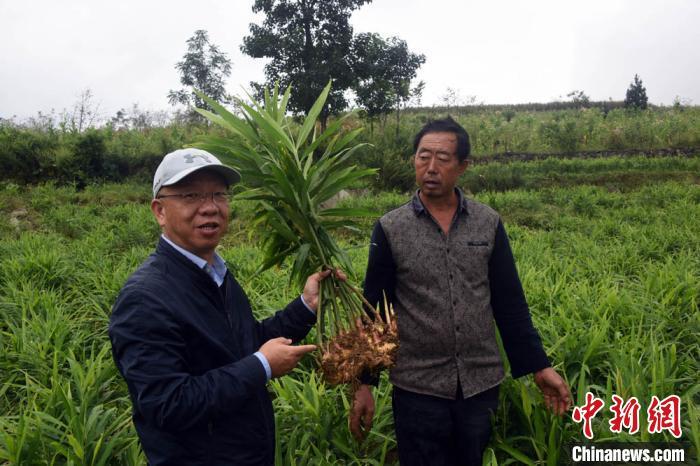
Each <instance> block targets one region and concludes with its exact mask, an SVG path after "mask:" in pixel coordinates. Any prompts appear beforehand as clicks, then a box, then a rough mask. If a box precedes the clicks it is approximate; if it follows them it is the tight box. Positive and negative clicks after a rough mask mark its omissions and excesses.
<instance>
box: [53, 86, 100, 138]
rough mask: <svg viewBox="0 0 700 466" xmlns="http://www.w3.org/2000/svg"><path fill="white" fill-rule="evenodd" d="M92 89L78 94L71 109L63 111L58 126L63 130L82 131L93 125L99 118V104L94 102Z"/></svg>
mask: <svg viewBox="0 0 700 466" xmlns="http://www.w3.org/2000/svg"><path fill="white" fill-rule="evenodd" d="M93 98H94V95H93V94H92V90H90V89H89V88H88V89H85V90H84V91H82V92H81V93H80V95H79V96H78V101H77V102H75V104H73V110H71V111H66V110H64V111H63V115H62V116H61V123H60V126H61V127H62V129H63V131H70V132H72V133H82V132H83V131H85V130H86V129H88V128H92V127H94V126H95V124H96V123H97V121H98V120H99V119H100V113H99V109H100V104H99V103H95V102H94V100H93Z"/></svg>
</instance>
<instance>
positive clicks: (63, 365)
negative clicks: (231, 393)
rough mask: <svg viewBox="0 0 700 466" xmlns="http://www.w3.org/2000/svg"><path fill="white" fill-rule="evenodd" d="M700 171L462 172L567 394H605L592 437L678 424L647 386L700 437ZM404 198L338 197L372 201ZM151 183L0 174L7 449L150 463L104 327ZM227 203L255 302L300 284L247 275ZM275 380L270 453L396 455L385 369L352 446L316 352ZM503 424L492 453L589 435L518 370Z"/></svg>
mask: <svg viewBox="0 0 700 466" xmlns="http://www.w3.org/2000/svg"><path fill="white" fill-rule="evenodd" d="M698 173H700V163H699V162H698V159H696V158H689V159H686V158H665V159H663V160H661V159H647V158H642V157H640V158H632V159H624V160H622V159H605V160H583V161H565V160H543V161H536V162H528V163H522V164H520V165H518V164H506V165H503V164H489V165H487V166H479V167H475V168H474V171H473V172H472V173H471V174H468V175H467V177H465V179H464V183H465V185H466V186H467V187H469V188H470V189H471V190H472V191H473V192H475V193H476V194H475V197H476V198H477V199H478V200H481V201H482V202H485V203H487V204H489V205H491V206H492V207H494V208H495V209H497V210H498V211H499V212H500V213H501V214H502V216H503V218H504V221H505V224H506V228H507V230H508V233H509V236H510V238H511V243H512V246H513V249H514V253H515V255H516V259H517V263H518V268H519V271H520V275H521V279H522V281H523V285H524V288H525V291H526V295H527V296H528V300H529V303H530V306H531V310H532V315H533V319H534V321H535V324H536V326H537V328H538V329H539V331H540V334H541V336H542V339H543V342H544V345H545V348H546V350H547V352H548V354H549V355H550V357H551V359H552V361H553V362H554V363H555V365H556V367H557V369H558V370H559V371H560V372H561V373H563V374H565V376H566V378H567V380H568V382H569V384H570V385H571V387H572V389H573V392H574V399H575V404H576V405H577V406H581V405H582V404H583V402H584V397H585V394H586V392H588V391H590V392H593V393H594V394H595V395H596V396H597V397H599V398H602V399H603V400H604V401H605V403H606V408H605V409H604V410H603V411H601V412H600V413H599V414H598V416H597V417H596V418H595V419H594V421H593V433H594V435H595V440H596V441H598V440H620V441H624V440H634V441H671V440H673V437H672V436H671V435H670V434H669V433H667V432H665V433H661V434H649V433H648V432H647V428H646V427H647V420H646V416H645V415H644V414H645V408H646V407H647V405H648V403H649V400H650V399H651V397H652V396H653V395H656V396H658V397H659V398H664V397H666V396H668V395H678V396H680V397H681V400H682V406H681V425H682V430H683V434H682V437H681V439H680V440H681V441H684V442H689V444H690V445H691V448H692V449H694V451H695V452H697V449H698V448H700V410H699V408H698V406H699V405H700V384H699V383H698V373H700V370H699V367H698V361H699V360H700V312H699V309H698V306H699V303H700V183H699V181H700V180H698V175H697V174H698ZM407 198H408V197H407V195H405V194H396V193H388V192H385V193H379V194H367V195H365V196H359V197H354V198H351V199H348V200H346V201H344V202H345V205H347V206H361V207H370V208H372V209H374V210H376V211H377V213H378V214H380V213H382V212H384V211H386V210H388V209H390V208H393V207H395V206H398V205H400V204H401V203H403V202H405V200H407ZM149 200H150V196H149V187H148V186H147V185H146V184H106V185H99V186H92V185H90V186H88V187H87V188H86V189H85V190H82V191H76V190H75V188H72V187H55V186H52V185H40V186H37V187H33V188H21V187H18V186H17V185H14V184H2V185H0V214H1V215H0V464H22V465H44V464H56V465H69V464H75V465H77V464H81V465H82V464H85V465H105V464H109V465H137V464H145V458H144V457H143V454H142V453H141V451H140V448H139V445H138V440H137V438H136V435H135V432H134V429H133V426H132V424H131V419H130V414H131V413H130V411H131V407H130V402H129V400H128V396H127V392H126V387H125V385H124V383H123V382H122V381H121V379H120V378H119V376H118V373H117V371H116V368H115V367H114V364H113V362H112V358H111V354H110V349H109V342H108V340H107V334H106V328H107V321H108V317H109V313H110V308H111V305H112V303H113V301H114V299H115V297H116V294H117V292H118V291H119V289H120V287H121V285H122V284H123V283H124V281H125V280H126V278H127V276H128V275H129V274H130V273H131V272H132V271H133V270H134V269H135V268H136V267H137V266H138V264H139V263H140V262H141V261H142V260H143V259H144V258H145V257H146V256H147V255H148V254H149V253H150V251H151V250H152V248H153V246H154V244H155V242H156V239H157V236H158V233H159V231H158V228H157V225H156V223H155V221H154V220H153V219H152V218H151V213H150V210H149V209H148V202H149ZM232 207H233V215H232V218H233V222H232V225H231V228H230V233H229V235H228V236H227V237H226V238H225V241H224V242H223V244H222V247H221V248H220V249H221V253H222V255H223V257H224V258H225V259H226V260H227V262H228V264H229V266H230V268H231V270H232V272H233V273H235V274H236V276H237V277H238V279H239V281H240V282H241V283H242V284H243V286H244V288H245V289H246V292H247V293H248V296H249V297H250V299H251V301H252V303H253V308H254V309H255V310H256V312H257V313H258V315H259V316H260V317H263V316H265V315H268V314H270V313H271V312H273V311H274V310H276V309H278V308H280V307H281V306H283V305H284V304H285V303H286V302H288V301H289V300H291V299H293V298H294V297H296V296H297V293H298V290H296V289H293V288H292V287H289V286H281V285H284V284H286V283H287V281H288V275H289V269H288V268H286V267H281V268H276V269H271V270H268V271H266V272H264V273H262V274H260V275H257V276H256V275H255V274H254V272H255V269H256V268H257V266H258V265H259V263H260V257H261V256H260V253H259V251H258V250H257V248H256V244H257V242H256V231H254V230H251V229H249V228H247V227H246V226H247V224H248V223H249V222H250V221H251V220H252V218H251V215H252V209H251V208H250V206H249V205H248V204H247V203H245V202H243V201H236V200H235V199H234V201H233V204H232ZM362 225H363V228H362V231H361V232H360V233H355V232H348V233H343V234H342V236H341V238H340V241H341V243H342V244H343V246H344V247H345V248H347V250H348V252H349V254H350V257H351V259H352V262H353V265H354V269H355V270H354V271H355V273H356V275H357V277H356V279H357V280H358V281H359V280H361V278H362V275H363V272H364V267H365V264H366V259H367V257H366V256H367V243H368V239H369V233H370V231H371V225H372V222H371V221H366V222H365V223H363V224H362ZM399 318H400V316H399ZM309 339H310V340H311V341H314V340H313V339H314V335H313V334H312V335H310V336H309ZM270 390H271V392H272V393H273V396H274V404H275V410H276V417H277V433H278V436H277V464H279V465H336V464H337V465H347V464H355V465H381V464H395V463H396V456H395V452H394V447H395V441H394V436H393V426H392V417H391V403H390V393H391V390H390V385H389V384H388V383H387V381H386V380H385V379H383V380H382V383H381V384H380V386H379V388H378V389H377V392H376V398H377V401H378V406H377V414H376V417H375V423H374V429H373V431H372V433H371V435H370V437H369V438H368V440H367V441H366V442H365V443H364V444H362V445H357V444H356V443H355V442H354V441H353V440H352V438H351V436H350V434H349V431H348V428H347V422H346V413H347V409H348V403H349V398H348V394H347V393H346V392H345V391H344V390H343V389H340V388H334V389H331V388H328V387H326V386H324V384H323V383H322V382H321V381H320V378H319V376H318V374H317V372H316V370H315V362H314V360H313V359H312V358H307V359H305V360H303V361H302V364H301V366H300V367H299V368H298V369H297V370H295V372H294V373H293V374H292V375H290V376H287V377H284V378H281V379H276V380H274V381H272V382H271V383H270ZM614 394H616V395H619V396H621V397H623V398H625V399H627V398H629V397H632V396H635V397H637V398H638V399H639V400H640V403H641V404H642V407H643V408H642V415H641V416H640V423H641V426H640V432H638V433H636V434H634V435H630V434H624V433H623V434H612V433H611V432H610V430H609V427H608V420H609V419H610V417H611V413H610V411H609V410H608V407H609V406H610V405H611V404H612V396H613V395H614ZM495 423H496V424H495V434H494V437H493V439H492V442H491V445H490V446H489V448H488V450H487V455H486V458H485V462H486V464H510V463H513V464H550V465H554V464H560V463H561V462H562V461H563V451H564V445H565V444H566V443H568V442H572V441H582V440H584V437H583V434H582V430H581V425H580V424H577V423H575V422H574V421H573V420H572V419H571V417H570V416H566V417H564V418H556V417H554V416H551V415H550V414H548V413H547V412H546V411H545V410H544V409H543V407H542V405H541V399H540V397H539V394H538V391H537V389H536V387H535V385H534V383H533V382H532V380H531V379H530V378H528V377H525V378H522V379H518V380H512V379H511V378H508V379H507V380H506V381H505V383H504V384H503V386H502V390H501V398H500V403H499V408H498V413H497V416H496V420H495ZM689 464H690V463H689Z"/></svg>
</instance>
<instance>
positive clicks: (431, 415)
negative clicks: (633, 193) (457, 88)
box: [350, 118, 571, 466]
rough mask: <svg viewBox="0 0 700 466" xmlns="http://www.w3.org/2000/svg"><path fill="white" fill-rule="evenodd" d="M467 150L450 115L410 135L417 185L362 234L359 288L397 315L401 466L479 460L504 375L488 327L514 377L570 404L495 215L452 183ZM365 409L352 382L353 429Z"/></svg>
mask: <svg viewBox="0 0 700 466" xmlns="http://www.w3.org/2000/svg"><path fill="white" fill-rule="evenodd" d="M469 149H470V148H469V135H468V134H467V132H466V131H465V130H464V128H462V127H461V126H460V125H459V124H457V123H456V122H455V121H454V120H452V119H451V118H446V119H443V120H435V121H430V122H428V123H427V124H426V125H425V126H424V127H423V128H422V129H421V130H420V131H419V132H418V134H417V135H416V137H415V139H414V150H415V155H414V158H413V164H414V168H415V173H416V182H417V184H418V187H419V189H418V191H417V192H416V193H415V195H414V196H413V198H412V199H411V201H410V202H408V203H406V204H404V205H403V206H401V207H399V208H397V209H395V210H393V211H391V212H389V213H387V214H386V215H384V216H383V217H382V218H381V219H380V220H379V222H377V224H376V225H375V227H374V231H373V233H372V240H371V243H370V252H369V261H368V264H367V274H366V276H365V289H364V293H365V297H366V298H367V299H368V300H369V302H370V303H372V304H374V303H380V304H381V303H383V302H384V299H387V300H388V301H389V302H390V303H391V304H393V306H394V310H395V312H396V317H397V322H398V330H399V350H398V356H397V360H396V365H395V366H394V367H393V368H392V370H391V372H390V374H389V380H391V382H392V384H393V385H394V392H393V400H392V401H393V404H392V406H393V413H394V425H395V429H396V440H397V444H398V453H399V460H400V462H401V465H402V466H463V465H478V466H481V463H482V456H483V452H484V449H485V448H486V445H487V444H488V441H489V437H490V434H491V415H492V414H493V413H494V411H495V409H496V406H497V403H498V386H499V384H500V383H501V382H502V381H503V379H504V377H505V372H504V368H503V363H502V361H501V357H500V352H499V348H498V343H497V340H496V327H498V330H499V332H500V335H501V338H502V340H503V346H504V347H505V350H506V353H507V355H508V360H509V361H510V367H511V374H512V375H513V377H520V376H522V375H525V374H530V373H533V374H534V379H535V382H536V383H537V385H538V387H539V388H540V389H541V390H542V392H543V394H544V399H545V404H546V405H547V407H548V408H550V409H552V410H553V411H554V412H555V413H557V414H559V415H561V414H563V413H564V412H565V411H566V410H567V409H568V408H569V406H570V404H571V397H570V394H569V389H568V386H567V385H566V383H565V382H564V380H563V379H562V378H561V377H560V376H559V375H558V374H557V373H556V372H555V371H554V369H552V368H551V367H550V364H549V360H548V359H547V355H546V354H545V352H544V349H543V348H542V343H541V342H540V338H539V335H538V334H537V330H535V328H534V326H533V325H532V321H531V319H530V312H529V310H528V306H527V302H526V300H525V296H524V294H523V289H522V286H521V284H520V280H519V278H518V273H517V271H516V268H515V263H514V260H513V255H512V253H511V249H510V246H509V244H508V237H507V236H506V232H505V229H504V228H503V223H502V222H501V219H500V216H499V215H498V213H496V212H495V211H493V210H492V209H490V208H489V207H487V206H485V205H483V204H480V203H478V202H476V201H474V200H471V199H468V198H467V197H465V196H464V194H463V193H462V191H460V190H459V189H458V188H456V184H457V181H458V179H459V177H460V176H461V175H462V173H464V171H465V170H466V168H467V156H468V155H469ZM385 297H386V298H385ZM365 382H368V383H369V382H372V381H371V380H370V379H369V378H366V379H365ZM374 383H376V380H375V381H374ZM373 416H374V400H373V398H372V392H371V390H370V387H369V385H367V384H365V385H361V386H360V387H359V389H358V390H357V392H356V394H355V401H354V404H353V408H352V410H351V413H350V428H351V430H352V432H353V434H354V435H355V436H356V437H358V438H362V437H363V436H364V435H365V434H366V432H367V430H368V429H369V428H370V427H371V423H372V417H373Z"/></svg>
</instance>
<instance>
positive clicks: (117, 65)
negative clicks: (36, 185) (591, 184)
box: [0, 0, 700, 120]
mask: <svg viewBox="0 0 700 466" xmlns="http://www.w3.org/2000/svg"><path fill="white" fill-rule="evenodd" d="M252 4H253V1H252V0H221V1H214V0H200V1H197V2H195V1H187V2H186V1H182V0H168V1H164V0H139V1H134V0H119V1H109V2H107V1H101V0H63V1H56V0H51V1H49V0H22V1H20V0H0V26H1V27H0V117H2V118H11V117H13V116H16V118H17V119H19V120H21V119H24V118H27V117H29V116H32V115H36V113H37V111H42V112H48V111H50V110H51V109H54V110H55V111H56V112H59V113H60V112H61V111H62V110H63V109H64V108H71V107H72V105H73V104H74V103H75V102H76V100H77V99H78V96H79V94H80V93H81V92H82V91H84V90H85V89H88V88H89V89H91V91H92V93H93V94H94V96H95V102H96V103H99V104H100V112H101V113H102V115H103V117H109V116H112V115H114V113H115V112H116V111H117V110H118V109H119V108H129V107H131V105H132V104H134V103H138V104H139V106H140V107H141V108H143V109H148V110H166V109H169V108H170V107H169V105H168V102H167V98H166V94H167V92H168V90H170V89H178V88H179V87H180V85H179V76H178V74H177V72H176V70H175V69H174V66H175V63H177V62H178V61H179V60H180V59H181V58H182V55H183V54H184V53H185V50H186V45H185V41H186V40H187V39H188V38H189V37H191V36H192V34H193V33H194V31H195V30H197V29H206V30H207V31H208V32H209V36H210V39H211V41H212V42H213V43H215V44H217V45H218V46H219V47H220V48H221V49H222V50H223V51H225V52H226V53H227V54H228V56H229V58H231V59H232V61H233V72H232V75H231V77H230V78H229V80H228V85H227V89H228V90H229V92H231V93H233V94H241V89H242V86H243V87H246V88H247V87H248V83H249V82H250V81H251V80H252V81H260V80H263V78H264V75H263V66H264V61H263V60H256V59H252V58H249V57H247V56H245V55H243V54H241V52H240V44H241V43H242V38H243V37H244V36H245V35H247V34H248V25H249V24H250V23H251V22H260V21H261V17H259V16H258V17H256V16H255V15H253V13H252V11H251V6H252ZM351 23H352V25H353V27H354V29H355V32H356V33H357V32H377V33H379V34H381V35H382V36H384V37H388V36H392V35H395V36H399V37H400V38H402V39H404V40H406V41H407V42H408V46H409V48H410V49H411V50H412V51H414V52H418V53H423V54H425V56H426V62H425V64H424V65H423V67H422V68H421V70H420V71H419V75H418V79H423V80H425V82H426V88H425V92H424V98H423V104H424V105H432V104H439V103H440V98H441V97H442V96H443V95H444V94H445V92H446V90H447V88H448V87H451V88H453V89H455V90H457V91H458V93H459V94H460V95H461V96H462V98H463V99H465V100H466V99H467V98H468V97H469V96H475V97H476V101H477V102H484V103H494V104H495V103H522V102H548V101H552V100H562V99H566V94H567V93H569V92H571V91H572V90H574V89H577V90H583V91H584V92H585V93H586V94H587V95H589V96H590V97H591V99H593V100H603V99H608V98H610V97H612V98H613V99H615V100H621V99H624V96H625V90H626V89H627V87H628V86H629V84H630V82H631V81H632V79H633V77H634V74H635V73H637V74H639V76H640V77H641V78H642V80H643V82H644V85H645V87H646V88H647V95H648V96H649V100H650V101H651V102H652V103H655V104H671V103H673V100H674V98H675V97H676V96H678V97H680V98H681V99H682V100H685V101H686V102H687V101H692V103H693V104H696V105H698V104H700V27H698V25H699V24H700V1H697V0H658V1H655V0H585V1H584V0H581V1H578V0H577V1H574V0H568V1H567V0H530V1H524V0H523V1H520V0H490V1H483V0H480V1H472V0H429V1H426V0H374V1H373V2H372V3H370V4H367V5H365V6H363V7H362V8H361V9H360V10H358V11H356V12H355V13H354V14H353V16H352V19H351Z"/></svg>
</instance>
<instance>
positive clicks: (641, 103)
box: [625, 74, 649, 110]
mask: <svg viewBox="0 0 700 466" xmlns="http://www.w3.org/2000/svg"><path fill="white" fill-rule="evenodd" d="M648 101H649V99H648V98H647V90H646V88H645V87H644V86H643V85H642V80H641V79H640V78H639V76H637V75H636V74H635V75H634V81H633V82H632V83H631V84H630V87H629V88H628V89H627V95H626V96H625V107H627V108H638V109H640V110H645V109H646V108H647V103H648Z"/></svg>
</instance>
